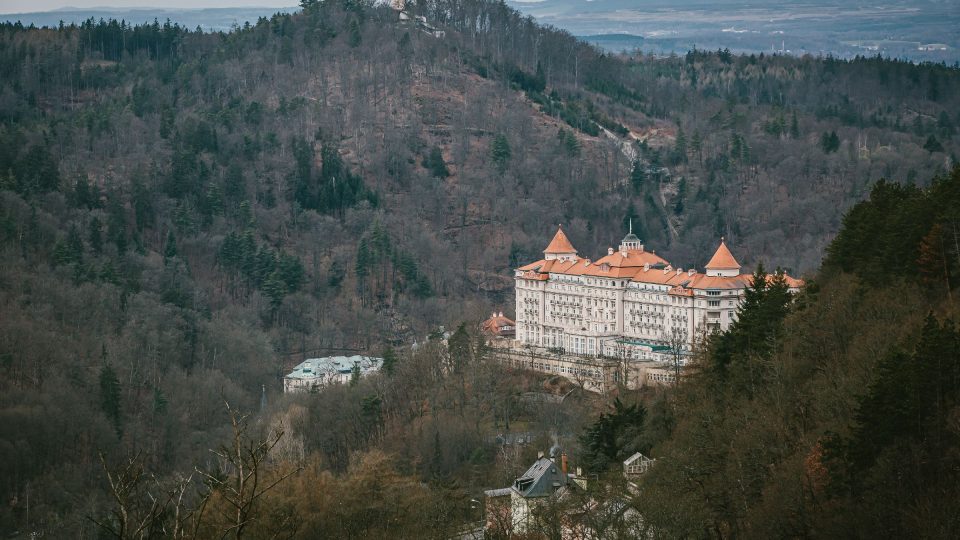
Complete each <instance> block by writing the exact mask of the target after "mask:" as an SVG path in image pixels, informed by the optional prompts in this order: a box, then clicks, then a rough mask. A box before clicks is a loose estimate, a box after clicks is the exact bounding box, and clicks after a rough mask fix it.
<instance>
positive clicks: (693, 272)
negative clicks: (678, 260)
mask: <svg viewBox="0 0 960 540" xmlns="http://www.w3.org/2000/svg"><path fill="white" fill-rule="evenodd" d="M696 273H697V271H696V270H694V269H693V268H691V269H689V270H687V275H688V276H692V275H694V274H696Z"/></svg>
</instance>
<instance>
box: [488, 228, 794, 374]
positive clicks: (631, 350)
mask: <svg viewBox="0 0 960 540" xmlns="http://www.w3.org/2000/svg"><path fill="white" fill-rule="evenodd" d="M543 254H544V256H543V259H541V260H539V261H536V262H533V263H530V264H527V265H524V266H521V267H520V268H518V269H517V270H516V271H515V274H514V279H515V292H516V325H515V333H516V339H515V340H513V341H510V342H507V341H503V340H501V341H500V342H499V343H494V344H493V346H494V348H495V351H496V354H497V356H498V357H499V358H500V360H501V361H503V362H506V363H508V364H511V365H513V366H515V367H521V368H526V369H532V370H536V371H541V372H544V373H550V374H557V375H562V376H565V377H567V378H569V379H571V380H574V381H576V382H579V383H580V384H581V386H583V387H584V388H585V389H588V390H593V391H599V392H603V391H605V390H607V389H609V388H610V387H611V386H614V385H616V384H624V385H626V386H628V387H632V388H635V387H639V386H645V385H657V384H671V383H673V382H675V379H676V373H677V371H676V368H678V367H679V366H682V365H684V364H685V363H686V362H687V359H688V358H689V357H690V354H691V351H692V349H693V346H694V344H695V343H696V341H697V340H698V339H702V338H703V337H704V336H706V335H707V334H709V333H710V332H713V331H723V330H726V329H728V328H729V327H730V325H731V324H733V322H734V321H735V320H736V317H737V308H738V307H739V306H740V303H741V302H742V301H743V298H744V293H745V291H746V289H747V288H748V287H750V285H751V282H752V279H753V275H752V274H749V273H748V274H743V273H741V266H740V263H739V262H737V260H736V258H735V257H734V256H733V254H732V253H731V252H730V249H729V248H728V247H727V245H726V243H725V242H724V241H723V239H721V240H720V245H719V246H718V247H717V250H716V252H715V253H714V255H713V257H711V259H710V261H709V262H708V263H707V265H706V268H705V271H704V272H699V271H698V270H696V269H694V268H689V269H687V270H684V269H682V268H679V267H674V266H672V265H671V264H670V263H669V262H667V260H665V259H664V258H662V257H660V256H659V255H657V254H656V253H655V252H652V251H648V250H647V249H646V248H645V247H644V245H643V243H642V242H641V241H640V239H639V238H638V237H637V236H636V235H635V234H633V231H632V228H631V231H630V232H629V233H628V234H627V235H626V237H624V239H623V241H621V243H620V246H619V247H618V249H616V250H614V249H613V248H612V247H611V248H608V250H607V255H606V256H605V257H602V258H601V259H599V260H597V261H591V260H589V259H585V258H582V257H580V256H579V254H578V252H577V250H576V248H574V247H573V245H572V244H571V243H570V240H569V239H568V238H567V236H566V234H565V233H564V232H563V229H561V228H558V230H557V233H556V234H555V235H554V237H553V240H551V242H550V244H549V245H548V246H547V248H546V249H544V251H543ZM786 282H787V285H788V287H789V288H790V290H791V292H798V291H799V289H800V287H802V286H803V282H802V281H801V280H799V279H795V278H792V277H790V276H786ZM671 368H673V369H671Z"/></svg>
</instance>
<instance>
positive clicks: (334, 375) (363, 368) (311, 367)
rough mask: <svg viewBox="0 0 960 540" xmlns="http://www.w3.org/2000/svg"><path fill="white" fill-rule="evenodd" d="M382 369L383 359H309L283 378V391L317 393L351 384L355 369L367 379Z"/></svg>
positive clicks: (334, 357) (363, 357)
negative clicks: (327, 388)
mask: <svg viewBox="0 0 960 540" xmlns="http://www.w3.org/2000/svg"><path fill="white" fill-rule="evenodd" d="M381 367H383V358H374V357H372V356H361V355H354V356H327V357H325V358H309V359H307V360H304V361H303V362H300V363H299V364H297V366H296V367H294V368H293V371H291V372H290V373H289V374H287V376H286V377H284V378H283V391H284V392H285V393H286V392H315V391H317V390H319V389H321V388H323V387H325V386H330V385H331V384H347V383H349V382H350V378H351V377H353V372H354V370H355V369H359V371H360V376H361V377H366V376H368V375H370V374H371V373H376V372H378V371H380V368H381Z"/></svg>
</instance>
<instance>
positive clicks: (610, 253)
mask: <svg viewBox="0 0 960 540" xmlns="http://www.w3.org/2000/svg"><path fill="white" fill-rule="evenodd" d="M607 255H613V248H612V247H608V248H607Z"/></svg>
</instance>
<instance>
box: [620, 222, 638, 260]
mask: <svg viewBox="0 0 960 540" xmlns="http://www.w3.org/2000/svg"><path fill="white" fill-rule="evenodd" d="M629 251H639V252H641V253H642V252H643V243H642V242H641V241H640V238H639V237H637V235H635V234H633V218H631V219H630V229H629V232H627V235H626V236H624V237H623V240H621V241H620V253H624V254H626V253H627V252H629Z"/></svg>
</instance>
